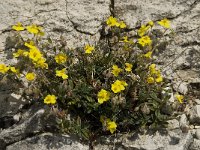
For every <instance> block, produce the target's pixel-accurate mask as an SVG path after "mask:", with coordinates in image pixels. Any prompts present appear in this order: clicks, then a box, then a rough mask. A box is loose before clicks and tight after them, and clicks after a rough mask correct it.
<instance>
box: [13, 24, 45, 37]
mask: <svg viewBox="0 0 200 150" xmlns="http://www.w3.org/2000/svg"><path fill="white" fill-rule="evenodd" d="M12 29H13V30H16V31H23V30H25V29H26V30H27V31H28V32H29V33H32V34H34V35H40V36H43V35H44V32H43V31H42V30H43V29H42V27H40V26H36V25H35V24H33V25H30V26H26V27H24V26H23V25H22V23H20V22H18V23H17V24H16V25H14V26H12Z"/></svg>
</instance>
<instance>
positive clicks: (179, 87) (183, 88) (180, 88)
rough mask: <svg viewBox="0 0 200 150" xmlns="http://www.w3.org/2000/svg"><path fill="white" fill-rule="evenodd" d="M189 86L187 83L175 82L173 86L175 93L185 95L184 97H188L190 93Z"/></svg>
mask: <svg viewBox="0 0 200 150" xmlns="http://www.w3.org/2000/svg"><path fill="white" fill-rule="evenodd" d="M187 86H188V84H187V83H186V82H175V83H174V84H173V88H174V90H175V91H177V92H179V93H181V94H183V95H186V94H187V93H188V87H187Z"/></svg>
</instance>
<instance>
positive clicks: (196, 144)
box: [189, 139, 200, 150]
mask: <svg viewBox="0 0 200 150" xmlns="http://www.w3.org/2000/svg"><path fill="white" fill-rule="evenodd" d="M199 149H200V140H197V139H194V141H193V142H192V144H191V145H190V147H189V150H199Z"/></svg>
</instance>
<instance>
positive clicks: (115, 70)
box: [112, 65, 122, 77]
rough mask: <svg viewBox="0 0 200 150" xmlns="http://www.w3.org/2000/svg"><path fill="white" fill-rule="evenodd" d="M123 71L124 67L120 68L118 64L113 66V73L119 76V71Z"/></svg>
mask: <svg viewBox="0 0 200 150" xmlns="http://www.w3.org/2000/svg"><path fill="white" fill-rule="evenodd" d="M120 72H122V69H121V68H119V67H118V66H117V65H113V66H112V74H113V75H114V76H115V77H117V76H118V75H119V73H120Z"/></svg>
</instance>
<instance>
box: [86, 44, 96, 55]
mask: <svg viewBox="0 0 200 150" xmlns="http://www.w3.org/2000/svg"><path fill="white" fill-rule="evenodd" d="M84 49H85V53H86V54H91V53H92V51H94V46H90V45H88V44H87V45H85V48H84Z"/></svg>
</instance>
